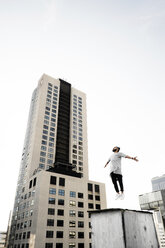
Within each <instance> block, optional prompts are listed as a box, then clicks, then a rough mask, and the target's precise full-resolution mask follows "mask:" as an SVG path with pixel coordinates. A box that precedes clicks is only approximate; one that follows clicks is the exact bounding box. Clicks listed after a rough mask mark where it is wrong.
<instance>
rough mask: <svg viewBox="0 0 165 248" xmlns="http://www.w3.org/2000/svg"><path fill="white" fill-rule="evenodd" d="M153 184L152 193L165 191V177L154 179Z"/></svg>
mask: <svg viewBox="0 0 165 248" xmlns="http://www.w3.org/2000/svg"><path fill="white" fill-rule="evenodd" d="M151 182H152V191H158V190H164V189H165V175H163V176H161V177H154V178H152V179H151Z"/></svg>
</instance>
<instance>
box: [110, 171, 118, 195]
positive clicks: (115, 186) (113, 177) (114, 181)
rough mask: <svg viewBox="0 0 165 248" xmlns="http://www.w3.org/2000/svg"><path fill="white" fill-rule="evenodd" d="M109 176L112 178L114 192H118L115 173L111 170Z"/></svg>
mask: <svg viewBox="0 0 165 248" xmlns="http://www.w3.org/2000/svg"><path fill="white" fill-rule="evenodd" d="M111 178H112V182H113V185H114V188H115V190H116V192H117V193H119V188H118V185H117V177H116V174H115V173H113V172H112V173H111Z"/></svg>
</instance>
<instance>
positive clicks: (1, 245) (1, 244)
mask: <svg viewBox="0 0 165 248" xmlns="http://www.w3.org/2000/svg"><path fill="white" fill-rule="evenodd" d="M5 247H6V232H0V248H5Z"/></svg>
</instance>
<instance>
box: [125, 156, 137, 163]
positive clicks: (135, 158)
mask: <svg viewBox="0 0 165 248" xmlns="http://www.w3.org/2000/svg"><path fill="white" fill-rule="evenodd" d="M125 158H128V159H133V160H135V161H136V162H138V161H139V160H138V159H137V157H130V156H128V155H127V156H125Z"/></svg>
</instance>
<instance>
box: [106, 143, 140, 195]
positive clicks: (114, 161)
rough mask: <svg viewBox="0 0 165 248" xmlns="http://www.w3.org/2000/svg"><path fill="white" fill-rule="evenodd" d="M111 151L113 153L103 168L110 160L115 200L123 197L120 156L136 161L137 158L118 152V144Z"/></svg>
mask: <svg viewBox="0 0 165 248" xmlns="http://www.w3.org/2000/svg"><path fill="white" fill-rule="evenodd" d="M112 151H113V152H114V153H113V154H112V155H111V156H110V158H109V159H108V162H107V163H106V165H105V166H104V168H105V167H106V166H107V165H108V164H109V162H111V167H110V176H111V178H112V182H113V185H114V188H115V190H116V193H117V194H116V198H115V199H116V200H117V199H118V198H120V199H124V187H123V176H122V173H121V158H128V159H133V160H135V161H136V162H138V161H139V160H138V159H137V157H130V156H128V155H126V154H124V153H121V152H119V151H120V147H118V146H115V147H114V148H113V150H112ZM117 181H118V182H119V186H120V193H121V194H120V193H119V188H118V184H117Z"/></svg>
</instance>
